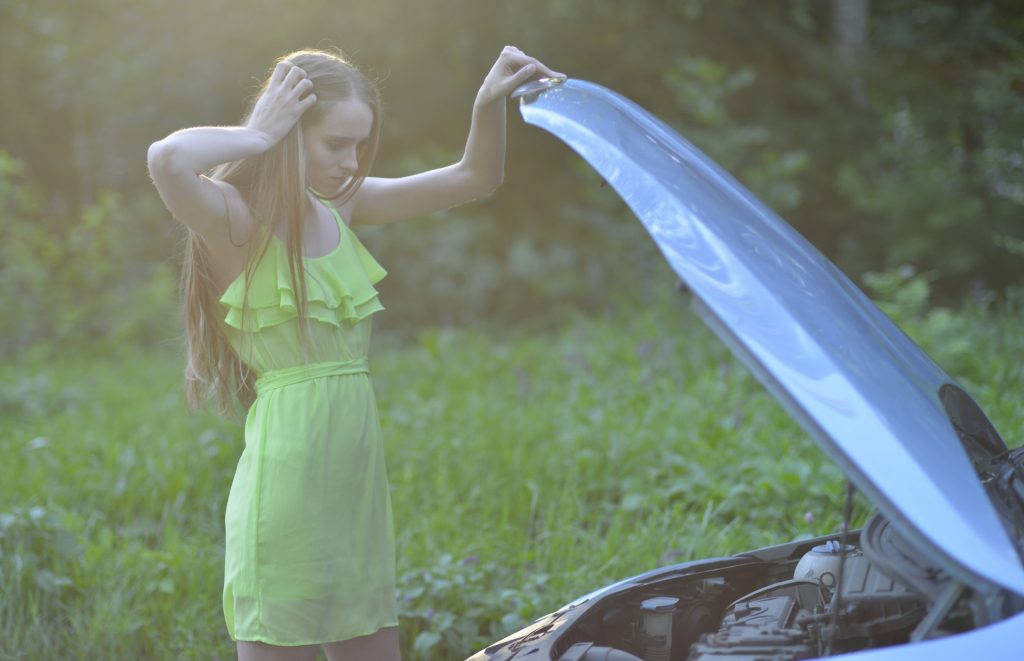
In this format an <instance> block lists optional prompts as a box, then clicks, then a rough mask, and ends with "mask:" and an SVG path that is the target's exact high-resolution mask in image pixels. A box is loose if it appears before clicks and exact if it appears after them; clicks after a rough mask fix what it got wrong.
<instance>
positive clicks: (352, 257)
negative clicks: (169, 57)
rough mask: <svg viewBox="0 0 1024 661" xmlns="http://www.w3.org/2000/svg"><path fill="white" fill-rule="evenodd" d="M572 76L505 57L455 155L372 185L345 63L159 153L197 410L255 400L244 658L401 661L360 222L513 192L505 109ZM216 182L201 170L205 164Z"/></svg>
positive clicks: (375, 305) (230, 566)
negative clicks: (521, 93)
mask: <svg viewBox="0 0 1024 661" xmlns="http://www.w3.org/2000/svg"><path fill="white" fill-rule="evenodd" d="M541 76H548V77H563V76H562V75H561V74H558V73H556V72H554V71H551V70H550V69H548V68H547V67H546V66H544V65H543V64H542V63H540V62H538V61H537V60H535V59H534V58H532V57H529V56H527V55H526V54H524V53H523V52H522V51H520V50H518V49H516V48H514V47H511V46H508V47H506V48H505V49H504V50H503V51H502V52H501V55H500V56H499V57H498V59H497V61H496V62H495V64H494V66H493V67H492V68H491V70H490V72H489V73H488V74H487V76H486V78H485V79H484V81H483V84H482V85H481V87H480V90H479V92H478V94H477V97H476V101H475V103H474V106H473V114H472V121H471V124H470V130H469V138H468V140H467V142H466V150H465V153H464V155H463V157H462V159H461V160H460V161H459V162H458V163H455V164H453V165H449V166H447V167H443V168H439V169H436V170H431V171H428V172H423V173H420V174H417V175H413V176H409V177H402V178H397V179H382V178H375V177H368V176H367V173H368V172H369V170H370V166H371V165H372V163H373V159H374V155H375V153H376V149H377V141H378V137H379V135H380V123H381V118H380V103H379V98H378V95H377V93H376V91H375V89H374V88H373V86H372V84H371V83H370V82H369V81H368V80H367V79H366V78H365V77H364V76H363V75H362V74H361V73H360V72H359V71H358V70H357V69H355V68H354V67H353V66H351V65H350V64H349V63H347V62H346V61H345V60H344V59H343V58H341V57H340V56H339V55H337V54H334V53H329V52H325V51H315V50H304V51H298V52H295V53H291V54H289V55H286V56H284V57H282V58H281V59H280V60H278V62H277V64H276V66H275V67H274V69H273V72H272V73H271V75H270V76H269V78H268V79H267V81H266V82H265V83H264V85H263V87H262V89H261V90H260V93H259V94H258V95H257V97H256V100H255V103H254V104H253V106H252V108H251V110H250V111H249V113H248V114H247V116H246V119H245V121H244V122H243V125H242V126H240V127H230V128H227V127H203V128H191V129H184V130H181V131H177V132H175V133H173V134H171V135H170V136H168V137H166V138H164V139H163V140H160V141H159V142H156V143H154V144H153V145H152V146H151V147H150V149H149V155H148V162H149V169H150V174H151V176H152V178H153V182H154V183H155V185H156V188H157V190H158V191H159V192H160V197H161V198H162V199H163V201H164V203H165V204H166V205H167V208H168V210H170V212H171V213H172V214H173V215H174V217H175V218H176V219H177V220H179V221H180V222H181V223H182V224H184V225H185V226H186V227H187V229H188V238H187V243H186V253H185V261H184V267H183V271H182V294H183V299H184V311H185V326H186V340H187V348H188V353H187V365H186V369H185V384H186V393H187V396H188V401H189V404H190V406H192V407H195V406H198V405H199V404H201V403H202V402H203V401H204V400H206V399H209V398H214V399H216V400H217V401H218V403H219V405H220V409H221V411H222V412H224V411H227V410H228V408H229V407H230V405H231V401H232V399H233V398H234V397H237V398H238V399H239V400H240V401H241V402H242V403H243V404H246V405H249V404H251V406H250V408H249V411H248V415H247V417H246V422H245V449H244V450H243V452H242V455H241V457H240V459H239V462H238V467H237V470H236V473H235V477H234V480H233V481H232V484H231V490H230V493H229V495H228V502H227V508H226V513H225V528H226V535H225V537H226V548H225V575H224V593H223V602H224V603H223V605H224V617H225V621H226V623H227V627H228V631H229V633H230V634H231V637H232V639H233V640H235V641H236V645H237V651H238V657H239V659H241V660H243V661H246V660H251V659H314V658H315V656H316V654H317V649H318V648H319V647H320V646H323V649H324V651H325V653H326V654H327V656H328V658H329V659H332V660H333V659H398V658H400V655H399V650H398V629H397V625H398V619H397V614H396V604H395V559H394V536H393V530H392V518H391V501H390V497H389V493H388V486H387V476H386V472H385V466H384V456H383V450H382V445H381V438H380V426H379V423H378V419H377V408H376V403H375V400H374V395H373V389H372V386H371V383H370V378H369V374H368V370H367V366H366V355H367V351H368V348H369V338H370V322H371V319H370V315H372V314H373V313H374V312H376V311H378V310H380V309H382V306H381V304H380V302H379V301H378V299H377V292H376V290H375V289H374V286H373V285H374V284H376V283H377V282H378V281H379V280H380V279H381V278H383V277H384V275H385V271H384V269H383V268H381V267H380V265H379V264H377V262H376V261H375V260H374V258H373V257H372V256H371V255H370V253H369V252H367V251H366V249H365V248H364V247H363V246H362V244H361V243H360V242H359V239H358V238H356V236H355V234H353V233H352V232H351V230H350V229H349V226H350V225H362V224H376V223H387V222H392V221H396V220H401V219H403V218H412V217H416V216H422V215H424V214H427V213H430V212H433V211H438V210H441V209H446V208H449V207H452V206H455V205H457V204H461V203H463V202H466V201H469V200H472V199H475V198H478V197H481V196H484V195H487V194H489V193H491V192H492V191H493V190H494V189H495V188H497V186H498V185H499V184H500V183H501V181H502V176H503V169H504V158H505V99H506V97H507V95H508V93H509V92H510V91H511V90H512V89H514V88H515V87H516V86H517V85H519V84H520V83H523V82H525V81H527V80H529V79H531V78H536V77H541ZM207 172H208V173H209V176H207V175H206V174H204V173H207Z"/></svg>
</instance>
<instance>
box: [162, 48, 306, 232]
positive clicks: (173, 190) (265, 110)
mask: <svg viewBox="0 0 1024 661" xmlns="http://www.w3.org/2000/svg"><path fill="white" fill-rule="evenodd" d="M311 85H312V83H310V82H309V80H308V79H307V78H306V74H305V72H304V71H302V69H300V68H299V67H296V66H294V65H292V64H291V63H289V62H282V63H280V64H278V66H277V68H276V69H274V73H273V74H272V75H271V78H270V83H269V85H268V87H267V90H266V91H265V92H264V94H263V95H262V96H261V97H260V99H259V101H257V103H256V106H255V107H254V108H253V112H252V115H251V116H250V118H249V122H248V124H247V125H246V126H237V127H197V128H190V129H182V130H180V131H176V132H174V133H172V134H171V135H169V136H167V137H166V138H164V139H163V140H159V141H157V142H154V143H153V144H152V145H150V147H149V152H148V154H147V162H148V164H149V173H150V176H151V177H152V178H153V183H154V185H155V186H156V189H157V191H158V192H159V193H160V197H161V199H162V200H163V201H164V204H165V205H166V206H167V209H168V210H169V211H170V212H171V213H172V214H173V215H174V217H175V218H177V219H178V220H179V221H180V222H181V223H183V224H185V225H187V226H188V227H190V228H191V229H193V230H195V231H196V232H197V233H199V234H200V235H201V236H203V237H211V238H212V237H214V236H216V235H217V234H218V233H220V232H223V230H224V228H225V221H226V217H225V204H227V203H230V204H231V205H232V207H235V206H239V205H240V206H239V208H238V211H239V212H240V213H239V214H237V215H238V216H240V217H241V218H247V217H248V213H247V212H246V211H245V205H244V204H241V199H240V197H239V195H238V192H237V191H236V190H235V189H234V187H233V186H231V185H229V184H227V183H224V182H216V181H213V180H211V179H208V178H207V177H205V176H203V175H202V173H204V172H206V171H207V170H209V169H210V168H212V167H214V166H216V165H220V164H222V163H229V162H231V161H237V160H241V159H243V158H247V157H249V156H255V155H257V154H260V153H262V152H264V151H266V150H267V149H269V148H270V147H272V146H273V145H275V144H276V143H277V142H278V141H279V140H280V139H281V138H282V137H284V136H285V135H286V134H287V133H288V131H290V130H291V128H292V126H294V125H295V123H296V122H297V121H298V119H299V117H301V116H302V113H303V112H305V110H306V109H307V108H309V107H310V106H311V105H313V103H314V102H315V101H316V97H315V96H314V95H312V94H307V95H306V96H305V97H304V98H303V97H302V94H303V93H304V92H308V91H309V88H310V87H311ZM233 210H234V209H233ZM232 215H233V216H235V215H236V214H234V213H233V214H232ZM249 220H250V222H251V219H249Z"/></svg>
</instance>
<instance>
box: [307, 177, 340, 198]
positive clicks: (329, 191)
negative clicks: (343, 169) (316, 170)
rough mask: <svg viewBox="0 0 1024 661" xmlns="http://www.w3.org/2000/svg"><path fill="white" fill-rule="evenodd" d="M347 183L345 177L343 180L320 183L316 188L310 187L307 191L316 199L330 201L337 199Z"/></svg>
mask: <svg viewBox="0 0 1024 661" xmlns="http://www.w3.org/2000/svg"><path fill="white" fill-rule="evenodd" d="M348 182H349V179H348V178H347V177H346V178H344V179H329V180H327V181H324V182H320V184H319V185H317V186H313V185H310V187H309V190H310V192H312V193H313V195H316V196H317V197H322V198H326V199H332V198H335V197H338V195H339V194H340V193H341V191H342V189H343V188H345V185H346V184H348Z"/></svg>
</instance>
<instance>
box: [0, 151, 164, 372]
mask: <svg viewBox="0 0 1024 661" xmlns="http://www.w3.org/2000/svg"><path fill="white" fill-rule="evenodd" d="M142 199H144V198H140V201H138V202H136V203H126V202H125V200H123V199H122V198H121V197H120V196H118V195H116V194H114V193H112V192H103V193H101V194H100V195H99V197H98V198H97V200H96V201H95V202H94V203H93V204H90V205H88V206H86V207H85V208H84V209H83V210H82V212H81V214H80V215H79V216H78V217H77V218H72V219H67V218H55V217H53V216H52V215H49V214H48V213H47V212H46V211H45V210H44V205H43V204H42V201H41V199H40V194H39V192H38V191H37V190H35V189H34V188H33V187H32V186H31V185H30V184H29V183H28V182H27V181H25V179H24V166H23V165H22V164H21V162H19V161H18V160H16V159H14V158H12V157H11V156H10V155H8V154H6V153H4V152H2V151H0V300H3V302H4V314H3V315H2V316H0V355H11V354H13V353H15V352H17V351H22V350H25V349H27V348H28V347H29V346H31V345H39V344H41V343H45V342H49V343H51V344H53V345H70V347H73V348H85V347H95V345H96V343H97V342H100V341H102V342H106V343H109V344H118V343H123V342H143V343H152V342H155V341H164V340H166V339H167V338H170V337H174V336H175V335H176V330H172V329H174V328H175V327H176V317H175V312H174V303H175V300H176V298H175V291H176V285H175V272H174V268H173V267H172V265H171V264H169V263H167V262H166V261H161V260H159V259H153V260H152V261H147V259H146V256H147V254H148V253H151V252H152V250H153V248H152V247H150V248H146V246H147V245H149V244H150V243H151V242H152V237H151V236H149V235H148V234H149V233H150V232H154V231H156V230H155V228H154V227H147V226H146V224H145V223H144V222H143V221H142V220H141V219H143V218H147V217H148V218H154V217H156V214H155V213H154V212H153V209H152V208H147V207H146V205H145V204H144V203H142V202H141V200H142ZM147 251H148V252H147Z"/></svg>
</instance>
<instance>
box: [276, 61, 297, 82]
mask: <svg viewBox="0 0 1024 661" xmlns="http://www.w3.org/2000/svg"><path fill="white" fill-rule="evenodd" d="M294 66H295V65H294V64H292V63H291V62H289V61H288V60H281V61H280V62H278V63H277V66H275V67H274V71H273V73H271V74H270V82H271V84H273V83H278V84H280V83H281V81H283V80H284V77H285V75H287V73H288V70H289V69H291V68H292V67H294Z"/></svg>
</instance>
